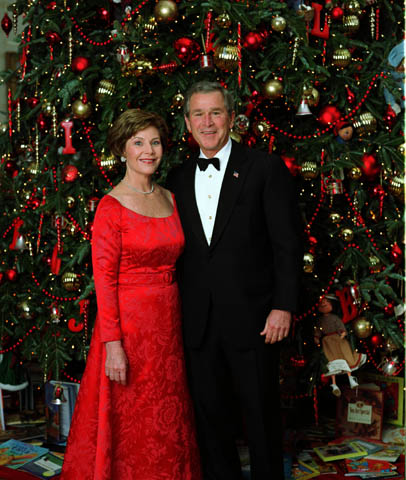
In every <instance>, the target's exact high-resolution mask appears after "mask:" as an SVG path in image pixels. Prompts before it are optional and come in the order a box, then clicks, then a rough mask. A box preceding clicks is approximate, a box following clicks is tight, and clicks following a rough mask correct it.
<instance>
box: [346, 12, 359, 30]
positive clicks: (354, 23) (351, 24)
mask: <svg viewBox="0 0 406 480" xmlns="http://www.w3.org/2000/svg"><path fill="white" fill-rule="evenodd" d="M343 26H344V29H345V30H346V32H347V33H349V34H350V35H351V34H352V33H356V32H358V30H359V18H358V17H357V16H356V15H345V16H344V17H343Z"/></svg>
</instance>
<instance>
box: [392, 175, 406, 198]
mask: <svg viewBox="0 0 406 480" xmlns="http://www.w3.org/2000/svg"><path fill="white" fill-rule="evenodd" d="M389 191H390V192H391V194H392V195H394V196H395V197H397V198H399V199H400V200H402V199H403V198H404V196H405V179H404V178H403V177H392V178H391V179H389Z"/></svg>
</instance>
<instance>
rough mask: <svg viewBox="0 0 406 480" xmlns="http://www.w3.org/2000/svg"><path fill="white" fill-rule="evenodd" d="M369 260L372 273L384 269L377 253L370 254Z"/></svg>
mask: <svg viewBox="0 0 406 480" xmlns="http://www.w3.org/2000/svg"><path fill="white" fill-rule="evenodd" d="M368 260H369V268H370V270H371V272H372V273H379V272H380V271H381V270H382V263H381V261H380V259H379V258H378V257H377V256H376V255H370V256H369V258H368Z"/></svg>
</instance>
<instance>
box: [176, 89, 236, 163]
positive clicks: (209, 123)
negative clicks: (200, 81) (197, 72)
mask: <svg viewBox="0 0 406 480" xmlns="http://www.w3.org/2000/svg"><path fill="white" fill-rule="evenodd" d="M234 116H235V114H234V112H233V113H232V114H231V116H230V115H229V114H228V112H227V110H226V107H225V105H224V99H223V95H222V94H221V93H220V92H210V93H194V94H193V95H192V97H191V99H190V111H189V117H185V122H186V126H187V129H188V131H189V132H190V133H191V134H192V135H193V138H194V139H195V140H196V142H197V143H198V144H199V146H200V148H201V150H202V152H203V153H204V154H205V155H206V157H208V158H211V157H214V156H215V155H216V153H217V152H218V151H219V150H221V149H222V148H223V147H224V145H225V144H226V143H227V141H228V137H229V134H230V129H231V128H232V126H233V123H234Z"/></svg>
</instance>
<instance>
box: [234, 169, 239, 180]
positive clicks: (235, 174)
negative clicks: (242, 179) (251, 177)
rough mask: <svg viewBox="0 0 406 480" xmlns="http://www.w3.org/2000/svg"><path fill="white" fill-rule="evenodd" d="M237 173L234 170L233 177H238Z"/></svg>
mask: <svg viewBox="0 0 406 480" xmlns="http://www.w3.org/2000/svg"><path fill="white" fill-rule="evenodd" d="M238 175H239V173H238V172H236V171H235V170H234V173H233V177H235V178H238Z"/></svg>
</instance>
